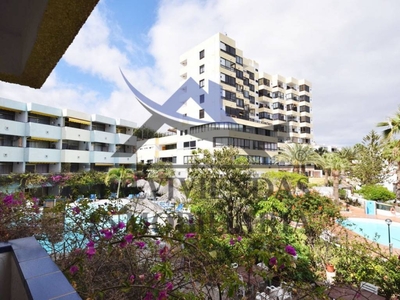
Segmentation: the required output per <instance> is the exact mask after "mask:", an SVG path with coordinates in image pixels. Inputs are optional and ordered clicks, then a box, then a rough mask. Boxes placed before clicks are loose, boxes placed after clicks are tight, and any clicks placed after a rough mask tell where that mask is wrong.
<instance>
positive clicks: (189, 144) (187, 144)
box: [183, 141, 196, 150]
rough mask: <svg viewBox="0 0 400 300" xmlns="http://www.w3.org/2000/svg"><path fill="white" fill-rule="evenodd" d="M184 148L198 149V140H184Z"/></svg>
mask: <svg viewBox="0 0 400 300" xmlns="http://www.w3.org/2000/svg"><path fill="white" fill-rule="evenodd" d="M183 148H184V149H186V150H187V149H196V141H190V142H184V143H183Z"/></svg>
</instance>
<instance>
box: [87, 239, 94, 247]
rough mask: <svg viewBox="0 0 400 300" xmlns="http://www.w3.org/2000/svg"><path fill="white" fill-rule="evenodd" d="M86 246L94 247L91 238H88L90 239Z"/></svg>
mask: <svg viewBox="0 0 400 300" xmlns="http://www.w3.org/2000/svg"><path fill="white" fill-rule="evenodd" d="M86 246H87V247H89V248H91V247H94V242H93V241H92V240H90V241H89V242H88V243H87V244H86Z"/></svg>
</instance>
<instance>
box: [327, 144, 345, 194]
mask: <svg viewBox="0 0 400 300" xmlns="http://www.w3.org/2000/svg"><path fill="white" fill-rule="evenodd" d="M324 163H325V165H324V167H325V168H326V169H329V170H330V171H331V176H332V181H333V198H334V200H335V201H339V180H340V175H341V174H342V172H343V171H345V170H346V169H347V168H348V167H349V161H348V160H347V159H345V158H343V157H342V156H341V155H340V154H339V153H335V152H331V153H327V154H326V155H325V157H324Z"/></svg>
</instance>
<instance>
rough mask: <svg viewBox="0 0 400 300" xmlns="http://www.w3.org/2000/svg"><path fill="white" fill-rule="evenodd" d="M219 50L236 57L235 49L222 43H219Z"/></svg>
mask: <svg viewBox="0 0 400 300" xmlns="http://www.w3.org/2000/svg"><path fill="white" fill-rule="evenodd" d="M220 48H221V50H222V51H224V52H226V53H228V54H230V55H232V56H235V57H236V49H235V48H233V47H231V46H229V45H227V44H225V43H223V42H220Z"/></svg>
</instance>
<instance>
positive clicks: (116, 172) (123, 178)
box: [104, 166, 134, 199]
mask: <svg viewBox="0 0 400 300" xmlns="http://www.w3.org/2000/svg"><path fill="white" fill-rule="evenodd" d="M133 176H134V172H133V170H132V169H125V167H124V166H122V167H120V168H112V169H110V170H109V171H108V173H107V176H106V178H105V180H104V183H105V184H106V185H111V184H112V183H114V182H116V181H117V182H118V188H117V199H118V198H119V191H120V188H121V186H122V187H125V186H126V185H127V184H128V183H129V182H128V181H129V180H130V179H132V180H133Z"/></svg>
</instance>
